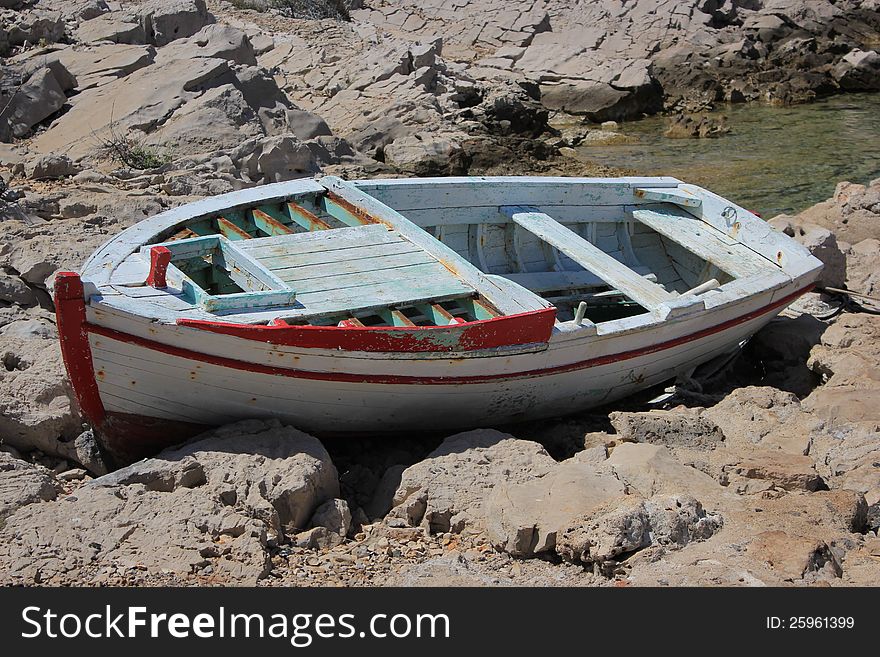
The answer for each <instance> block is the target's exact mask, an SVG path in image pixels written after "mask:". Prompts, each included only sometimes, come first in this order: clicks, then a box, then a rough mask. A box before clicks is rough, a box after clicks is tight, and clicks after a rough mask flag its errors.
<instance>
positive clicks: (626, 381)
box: [65, 284, 805, 464]
mask: <svg viewBox="0 0 880 657" xmlns="http://www.w3.org/2000/svg"><path fill="white" fill-rule="evenodd" d="M804 291H805V288H804V287H798V286H797V284H793V285H789V286H785V287H783V288H780V289H777V290H773V291H767V292H765V293H762V294H759V295H755V296H754V297H750V298H746V299H743V300H740V301H738V302H736V303H732V304H729V305H727V306H724V307H720V308H716V309H713V310H712V311H704V312H702V313H698V314H696V315H694V316H690V317H685V318H682V319H680V320H677V321H667V322H664V323H662V324H659V325H656V326H653V327H651V328H641V329H638V330H634V331H632V332H630V333H626V332H623V333H614V334H609V335H608V336H601V335H595V334H594V335H587V334H583V333H584V332H580V333H579V332H574V333H572V334H565V333H554V335H553V337H552V338H551V339H550V341H549V343H548V344H547V346H546V348H541V349H536V350H533V351H526V352H525V353H513V354H509V353H499V354H496V355H482V356H473V355H462V354H456V355H449V354H434V355H432V354H429V355H424V354H408V355H402V354H395V353H375V352H371V353H358V352H339V351H332V350H321V349H302V348H296V347H284V346H279V345H273V344H269V343H265V342H260V341H254V340H246V339H242V338H238V337H232V336H225V335H215V334H206V333H205V332H202V331H198V330H197V329H193V328H189V327H182V326H168V325H155V324H152V323H150V322H145V321H143V319H142V318H138V317H135V316H129V315H126V314H124V313H119V312H117V311H113V310H108V309H102V308H100V307H95V308H93V307H89V308H88V309H86V311H85V312H84V313H83V318H82V322H83V325H82V329H81V330H79V331H74V332H75V333H77V334H82V335H85V336H86V338H87V339H86V343H85V344H84V345H83V344H81V347H82V348H83V349H84V351H85V352H86V353H84V354H81V355H79V356H76V357H74V356H71V355H70V354H67V353H66V354H65V359H66V360H67V361H68V369H69V370H71V367H70V365H71V363H70V361H74V362H76V361H77V359H78V360H79V361H82V360H83V359H87V360H88V365H85V364H82V363H80V364H79V366H78V367H74V368H72V370H71V371H75V372H80V374H79V375H78V376H79V377H80V379H81V380H79V381H76V382H75V385H74V387H75V388H76V389H77V390H78V391H79V390H85V391H90V390H91V391H93V396H94V395H96V396H97V400H95V399H91V400H89V399H86V400H83V399H80V406H81V407H83V408H84V409H90V410H89V411H88V413H91V417H89V418H88V419H89V421H90V422H91V423H92V425H93V426H94V427H95V428H96V431H97V433H98V434H99V436H100V439H101V442H102V445H103V446H104V447H105V449H106V450H107V452H108V454H109V456H110V457H111V458H112V460H113V461H114V462H115V463H117V464H120V463H128V462H131V461H133V460H136V459H138V458H142V457H144V456H147V455H149V454H152V453H155V452H156V451H157V450H158V449H161V448H162V447H166V446H168V445H172V444H175V443H177V442H180V441H181V440H183V439H185V438H187V437H190V436H192V435H195V434H196V433H198V432H200V431H202V430H204V429H207V428H209V427H211V426H215V425H220V424H225V423H228V422H233V421H236V420H241V419H247V418H278V419H280V420H281V421H284V422H288V423H291V424H295V425H296V426H297V427H299V428H301V429H303V430H305V431H309V432H312V433H314V434H317V435H332V434H347V435H354V434H377V433H389V432H402V431H411V430H419V431H454V430H463V429H467V428H473V427H478V426H487V425H491V424H499V423H509V422H517V421H523V420H534V419H538V418H545V417H552V416H559V415H564V414H567V413H571V412H575V411H578V410H581V409H586V408H590V407H594V406H598V405H601V404H606V403H609V402H612V401H614V400H616V399H620V398H622V397H625V396H626V395H629V394H632V393H633V392H635V391H637V390H639V389H643V388H645V387H648V386H651V385H655V384H657V383H661V382H663V381H665V380H668V379H670V378H672V377H674V376H676V375H677V374H679V373H682V372H685V371H688V370H690V369H692V368H693V367H695V366H697V365H699V364H701V363H703V362H706V361H708V360H710V359H712V358H714V357H716V356H718V355H720V354H723V353H725V352H728V351H730V350H731V349H732V348H735V347H736V346H737V345H738V344H739V343H741V342H742V341H743V340H745V339H747V338H748V337H749V336H750V335H752V334H753V333H755V332H756V331H757V330H759V329H760V328H761V326H763V325H764V324H766V323H767V322H768V321H770V320H771V319H772V318H773V317H774V316H775V315H776V314H777V313H778V312H779V311H780V310H781V309H782V308H784V307H785V306H786V305H788V304H789V303H791V301H793V300H794V298H796V297H797V296H798V295H799V294H801V293H803V292H804ZM71 324H72V322H70V321H69V322H68V323H67V326H66V327H65V330H66V331H69V330H71V329H72V328H75V327H72V326H71ZM90 375H91V376H93V377H94V384H93V385H92V383H91V382H90V381H88V379H89V376H90ZM96 408H97V409H98V410H95V409H96Z"/></svg>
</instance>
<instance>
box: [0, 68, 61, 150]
mask: <svg viewBox="0 0 880 657" xmlns="http://www.w3.org/2000/svg"><path fill="white" fill-rule="evenodd" d="M65 102H67V96H66V95H65V94H64V89H63V88H62V86H61V84H59V82H58V80H57V78H56V77H55V74H54V73H53V71H52V69H51V68H49V67H48V66H47V67H45V68H41V69H39V70H37V71H35V72H34V73H33V74H32V75H31V76H30V77H29V78H28V80H27V82H25V83H24V84H23V85H22V86H21V88H20V89H18V91H17V93H16V94H15V96H14V97H12V99H11V102H10V107H9V109H7V111H6V112H4V117H5V119H6V121H8V123H9V127H10V129H11V131H12V134H13V135H14V136H16V137H24V136H25V135H27V134H28V132H29V131H30V129H31V128H32V127H33V126H35V125H36V124H38V123H40V122H41V121H43V120H44V119H47V118H48V117H50V116H51V115H52V114H54V113H55V112H57V111H58V110H59V109H61V107H62V106H63V105H64V103H65ZM4 104H5V102H4Z"/></svg>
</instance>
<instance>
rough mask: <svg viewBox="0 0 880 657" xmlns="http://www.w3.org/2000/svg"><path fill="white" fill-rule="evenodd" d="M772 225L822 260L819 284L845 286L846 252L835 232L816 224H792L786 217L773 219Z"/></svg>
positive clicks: (823, 285)
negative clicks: (839, 243)
mask: <svg viewBox="0 0 880 657" xmlns="http://www.w3.org/2000/svg"><path fill="white" fill-rule="evenodd" d="M770 225H771V226H773V227H774V228H775V229H776V230H779V231H781V232H784V233H785V234H786V235H788V236H789V237H793V238H794V239H795V240H796V241H797V242H799V243H801V244H803V245H804V246H805V247H807V249H809V251H810V254H812V255H813V256H815V257H816V258H818V259H819V260H821V261H822V264H823V265H824V267H823V268H822V274H821V275H820V277H819V280H818V282H817V284H818V285H820V286H822V287H843V285H844V284H845V283H846V253H844V251H843V250H842V249H841V248H840V246H839V245H838V243H837V237H836V236H835V235H834V233H832V232H831V231H830V230H828V229H827V228H823V227H822V226H817V225H815V224H809V223H807V224H792V222H791V221H789V220H788V219H787V218H784V217H780V218H775V219H773V220H771V221H770Z"/></svg>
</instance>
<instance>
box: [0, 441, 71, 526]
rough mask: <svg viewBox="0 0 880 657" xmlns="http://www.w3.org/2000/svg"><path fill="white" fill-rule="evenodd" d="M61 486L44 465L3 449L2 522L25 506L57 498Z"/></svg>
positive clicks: (0, 476) (0, 468)
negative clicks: (13, 454)
mask: <svg viewBox="0 0 880 657" xmlns="http://www.w3.org/2000/svg"><path fill="white" fill-rule="evenodd" d="M59 488H60V486H59V485H58V482H57V481H56V480H55V477H53V476H52V473H51V472H50V471H49V470H47V469H46V468H44V467H43V466H41V465H34V464H32V463H28V462H27V461H22V460H21V459H17V458H15V457H14V456H11V455H10V454H7V453H6V452H0V526H2V523H3V520H4V519H5V518H6V517H7V516H9V515H10V514H11V513H12V512H14V511H16V510H17V509H19V508H21V507H23V506H27V505H28V504H33V503H35V502H48V501H50V500H54V499H55V498H56V497H57V496H58V491H59Z"/></svg>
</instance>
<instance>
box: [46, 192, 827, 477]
mask: <svg viewBox="0 0 880 657" xmlns="http://www.w3.org/2000/svg"><path fill="white" fill-rule="evenodd" d="M820 270H821V263H820V262H819V261H818V260H816V259H815V258H814V257H813V256H811V255H810V253H809V252H808V251H807V250H806V249H804V248H803V247H802V246H800V245H799V244H797V243H796V242H794V241H793V240H791V239H790V238H788V237H786V236H785V235H782V234H779V233H776V232H774V231H773V230H772V229H771V228H770V227H769V226H768V225H767V224H766V223H765V222H764V221H762V220H761V219H759V218H758V217H757V216H755V215H754V214H752V213H750V212H748V211H747V210H744V209H743V208H741V207H739V206H737V205H735V204H734V203H731V202H729V201H727V200H725V199H723V198H720V197H719V196H716V195H715V194H712V193H711V192H708V191H706V190H704V189H701V188H699V187H696V186H693V185H687V184H684V183H681V182H680V181H678V180H675V179H673V178H600V179H584V178H517V177H506V178H443V179H401V180H369V181H351V182H348V181H344V180H341V179H339V178H334V177H325V178H322V179H320V180H317V181H316V180H298V181H293V182H287V183H278V184H273V185H267V186H264V187H258V188H254V189H248V190H245V191H240V192H235V193H232V194H226V195H224V196H218V197H214V198H209V199H206V200H203V201H199V202H196V203H192V204H190V205H186V206H183V207H179V208H176V209H173V210H170V211H168V212H164V213H162V214H160V215H157V216H155V217H153V218H150V219H147V220H145V221H142V222H140V223H138V224H136V225H134V226H132V227H131V228H128V229H127V230H125V231H123V232H122V233H121V234H119V235H117V236H116V237H114V238H113V239H111V240H110V241H108V242H107V243H106V244H104V245H103V246H102V247H101V248H100V249H98V250H97V251H96V252H95V253H94V254H93V255H92V256H91V257H90V258H89V260H88V261H87V262H86V263H85V266H84V268H83V271H82V274H81V275H79V274H76V273H72V272H64V273H60V274H59V275H58V276H57V277H56V283H55V298H56V306H57V314H58V327H59V334H60V339H61V344H62V350H63V355H64V361H65V364H66V366H67V371H68V374H69V376H70V380H71V382H72V384H73V387H74V389H75V392H76V397H77V400H78V403H79V405H80V407H81V409H82V412H83V414H84V416H85V417H86V418H87V419H88V421H89V422H90V423H91V424H92V426H93V427H94V428H95V430H96V434H97V435H98V436H99V438H100V440H101V441H102V444H103V445H104V447H105V448H106V450H107V451H108V453H109V455H110V456H111V457H112V458H114V459H115V460H116V461H117V462H120V463H121V462H126V461H131V460H133V459H136V458H139V457H142V456H144V455H147V454H149V453H151V452H154V451H155V450H157V449H159V448H161V447H163V446H165V445H168V444H172V443H175V442H178V441H180V440H181V439H182V438H184V437H186V436H187V435H191V434H193V433H195V432H198V431H201V430H203V429H205V428H206V427H208V426H213V425H218V424H222V423H227V422H231V421H235V420H237V419H241V418H253V417H276V418H280V419H282V420H284V421H286V422H290V423H293V424H294V425H296V426H298V427H300V428H302V429H303V430H305V431H309V432H313V433H316V434H318V435H322V434H331V433H332V434H347V433H376V432H388V431H400V430H411V429H434V430H455V429H462V428H468V427H475V426H485V425H489V424H492V423H498V422H508V421H517V420H521V419H527V418H529V419H533V418H540V417H548V416H555V415H560V414H565V413H569V412H573V411H576V410H579V409H583V408H587V407H590V406H594V405H598V404H604V403H607V402H609V401H612V400H615V399H618V398H620V397H623V396H625V395H627V394H630V393H632V392H634V391H636V390H638V389H640V388H644V387H646V386H650V385H653V384H656V383H659V382H662V381H664V380H667V379H669V378H671V377H673V376H675V375H677V374H679V373H682V372H686V371H688V370H690V369H691V368H693V367H695V366H696V365H698V364H700V363H702V362H705V361H707V360H709V359H711V358H713V357H715V356H717V355H719V354H722V353H724V352H727V351H729V350H731V349H734V348H736V347H737V345H739V344H741V343H742V342H743V341H744V340H745V339H746V338H747V337H748V336H750V335H751V334H753V333H754V332H755V331H756V330H758V329H759V328H760V327H761V326H762V325H764V324H765V323H766V322H768V321H769V320H770V319H771V318H772V317H774V316H775V315H776V314H777V313H778V312H779V311H780V310H782V309H783V308H784V307H785V306H786V305H787V304H789V303H791V302H792V301H793V300H794V299H795V298H797V296H798V295H800V294H802V293H804V292H805V291H806V290H808V289H809V288H810V287H811V286H812V284H813V283H814V281H815V279H816V278H817V276H818V274H819V272H820Z"/></svg>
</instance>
